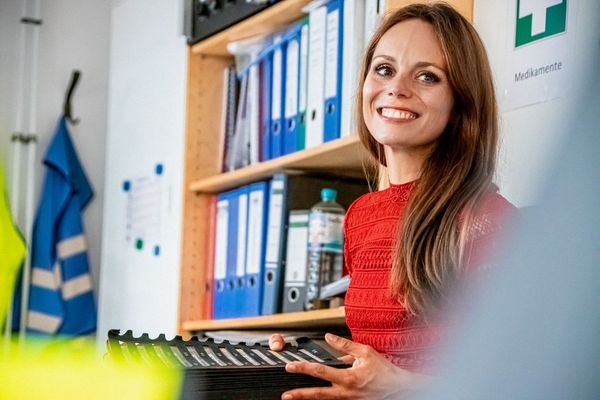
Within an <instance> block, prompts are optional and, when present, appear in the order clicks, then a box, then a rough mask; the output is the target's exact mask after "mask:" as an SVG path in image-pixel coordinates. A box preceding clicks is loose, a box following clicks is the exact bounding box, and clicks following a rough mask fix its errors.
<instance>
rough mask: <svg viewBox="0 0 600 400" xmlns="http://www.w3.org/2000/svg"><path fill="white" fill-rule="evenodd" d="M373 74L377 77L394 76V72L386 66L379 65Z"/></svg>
mask: <svg viewBox="0 0 600 400" xmlns="http://www.w3.org/2000/svg"><path fill="white" fill-rule="evenodd" d="M375 73H376V74H377V75H379V76H392V75H393V74H394V70H393V68H392V67H391V66H389V65H387V64H381V65H378V66H376V67H375Z"/></svg>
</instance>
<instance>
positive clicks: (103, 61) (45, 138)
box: [0, 0, 110, 293]
mask: <svg viewBox="0 0 600 400" xmlns="http://www.w3.org/2000/svg"><path fill="white" fill-rule="evenodd" d="M22 4H23V1H20V0H1V1H0V145H1V147H2V153H4V154H3V155H4V158H5V162H6V164H8V163H9V162H10V158H11V157H10V148H9V143H10V141H9V138H10V136H11V134H12V133H13V131H14V129H15V128H16V126H17V125H16V115H15V112H16V105H17V104H16V103H17V102H16V99H17V97H18V93H17V91H18V86H17V85H18V80H17V75H18V74H17V71H18V68H19V62H18V55H19V51H20V48H19V45H20V41H19V35H20V33H21V23H20V22H19V21H20V19H21V17H22V16H23V15H22V12H21V10H22ZM109 11H110V8H109V3H108V2H106V1H97V0H42V1H41V7H40V12H41V19H42V20H43V23H42V25H41V26H40V27H39V28H38V29H39V42H38V49H39V51H38V53H37V56H38V63H39V64H38V70H37V77H38V81H37V96H36V106H37V107H36V108H37V110H36V113H35V123H34V128H35V132H34V133H36V134H37V135H38V138H39V142H38V143H39V144H38V148H37V159H36V172H35V174H36V180H37V184H36V193H39V189H40V187H41V184H42V180H43V169H42V165H41V159H42V158H43V156H44V154H45V151H46V148H47V145H48V142H49V141H50V138H51V136H52V134H53V131H54V128H55V125H56V122H57V120H58V117H59V116H60V114H61V113H62V103H63V98H64V94H65V91H66V89H67V86H68V84H69V79H70V75H71V71H72V70H73V69H79V70H81V72H82V76H81V79H80V81H79V85H78V87H77V89H76V91H75V93H74V95H73V97H72V102H73V111H74V115H75V116H77V117H79V118H80V119H81V122H80V123H79V125H76V126H72V127H71V134H72V138H73V141H74V143H75V146H76V148H77V150H78V152H79V157H80V159H81V162H82V164H83V166H84V168H85V170H86V173H87V175H88V179H89V180H90V181H91V184H92V186H93V187H94V190H95V194H96V196H95V198H94V200H93V201H92V203H90V205H89V206H88V208H87V210H86V212H85V221H84V223H85V228H86V233H87V235H88V241H89V254H90V262H91V268H92V275H93V277H94V285H95V288H96V293H97V289H98V280H99V279H98V278H99V270H100V239H101V232H102V208H103V207H102V204H103V195H104V147H105V136H106V133H105V132H106V112H107V90H108V45H109V27H110V13H109ZM8 168H10V166H9V167H8ZM7 175H9V173H8V172H7ZM37 204H38V201H37V195H36V201H35V208H36V210H37Z"/></svg>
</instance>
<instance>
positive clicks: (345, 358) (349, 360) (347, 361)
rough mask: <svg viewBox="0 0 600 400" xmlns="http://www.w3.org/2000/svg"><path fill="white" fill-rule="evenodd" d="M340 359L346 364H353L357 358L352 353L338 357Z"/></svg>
mask: <svg viewBox="0 0 600 400" xmlns="http://www.w3.org/2000/svg"><path fill="white" fill-rule="evenodd" d="M338 360H340V361H342V362H343V363H344V364H348V365H352V364H354V361H355V360H356V358H355V357H354V356H351V355H350V354H346V355H345V356H341V357H338Z"/></svg>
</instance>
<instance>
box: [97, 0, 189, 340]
mask: <svg viewBox="0 0 600 400" xmlns="http://www.w3.org/2000/svg"><path fill="white" fill-rule="evenodd" d="M111 21H112V27H111V33H110V35H111V43H110V85H109V86H110V87H109V112H108V136H107V147H106V151H107V157H106V168H107V169H106V181H105V207H104V232H103V238H104V240H103V248H102V278H101V284H100V309H99V311H100V315H99V326H98V345H99V347H102V346H103V343H102V342H103V340H104V339H105V337H106V332H107V331H108V329H111V328H118V329H132V330H133V331H134V333H136V334H140V333H142V332H148V333H150V334H158V333H166V334H174V333H175V332H176V328H177V304H178V296H179V263H180V231H181V207H182V197H181V195H182V190H183V188H182V176H183V172H182V171H183V143H184V118H185V82H186V59H187V46H186V43H185V38H184V37H183V36H182V11H181V2H180V1H164V0H162V1H160V0H153V1H144V0H120V1H113V3H112V6H111ZM157 163H162V164H163V165H164V168H165V173H164V177H163V178H161V179H162V186H161V189H160V199H159V202H160V206H159V214H160V215H159V218H160V231H159V234H158V236H159V237H158V241H159V242H160V246H161V253H160V255H159V256H155V255H154V254H152V252H151V251H149V250H148V248H147V247H145V248H144V249H142V250H136V249H135V246H134V242H133V240H131V239H130V240H127V226H126V225H127V207H128V205H130V204H131V203H128V196H127V193H125V192H124V191H123V182H124V181H126V180H133V179H136V178H140V177H144V176H151V175H152V171H153V170H154V166H155V165H156V164H157Z"/></svg>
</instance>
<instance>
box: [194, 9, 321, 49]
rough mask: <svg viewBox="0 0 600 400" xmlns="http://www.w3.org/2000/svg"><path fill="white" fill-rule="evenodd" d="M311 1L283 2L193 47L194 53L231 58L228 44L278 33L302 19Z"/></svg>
mask: <svg viewBox="0 0 600 400" xmlns="http://www.w3.org/2000/svg"><path fill="white" fill-rule="evenodd" d="M308 3H310V0H282V1H280V2H279V3H276V4H274V5H272V6H271V7H269V8H267V9H265V10H264V11H261V12H260V13H258V14H255V15H253V16H251V17H249V18H247V19H245V20H243V21H241V22H240V23H238V24H236V25H234V26H232V27H230V28H227V29H226V30H224V31H222V32H219V33H217V34H215V35H213V36H211V37H209V38H207V39H205V40H203V41H201V42H199V43H197V44H195V45H193V46H192V53H194V54H205V55H212V56H226V57H231V54H229V52H228V51H227V43H229V42H233V41H236V40H241V39H246V38H249V37H252V36H256V35H262V34H267V33H272V32H276V31H278V30H280V29H283V28H285V27H287V26H288V25H289V24H290V23H292V22H294V21H296V20H298V19H300V18H302V16H304V15H305V14H304V13H303V12H302V8H303V7H304V6H305V5H307V4H308Z"/></svg>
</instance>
